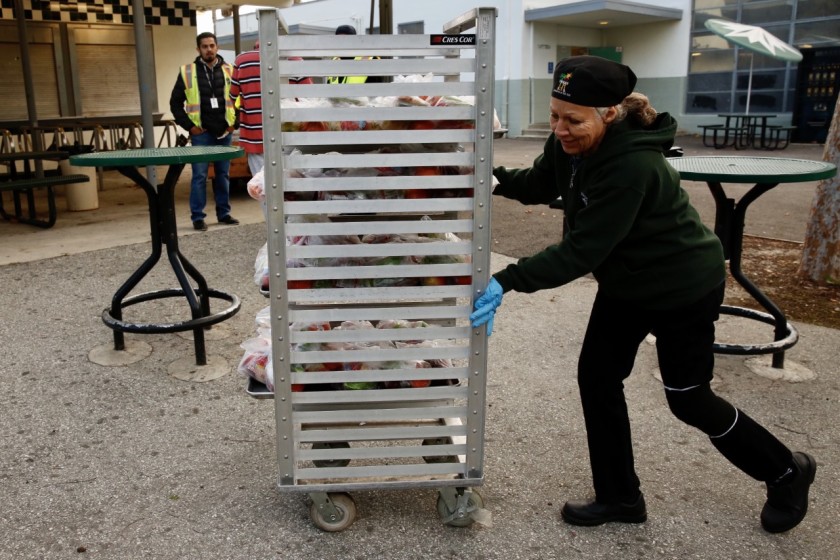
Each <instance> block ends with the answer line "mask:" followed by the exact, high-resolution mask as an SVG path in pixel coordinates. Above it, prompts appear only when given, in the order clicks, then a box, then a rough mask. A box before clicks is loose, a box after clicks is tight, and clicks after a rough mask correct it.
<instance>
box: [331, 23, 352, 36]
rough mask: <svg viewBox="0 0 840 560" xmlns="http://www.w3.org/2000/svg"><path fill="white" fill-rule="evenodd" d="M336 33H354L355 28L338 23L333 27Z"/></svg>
mask: <svg viewBox="0 0 840 560" xmlns="http://www.w3.org/2000/svg"><path fill="white" fill-rule="evenodd" d="M335 34H336V35H355V34H356V28H355V27H353V26H352V25H339V26H338V27H336V28H335Z"/></svg>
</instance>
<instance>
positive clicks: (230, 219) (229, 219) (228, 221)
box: [219, 214, 239, 226]
mask: <svg viewBox="0 0 840 560" xmlns="http://www.w3.org/2000/svg"><path fill="white" fill-rule="evenodd" d="M219 223H220V224H227V225H229V226H236V225H239V220H237V219H236V218H234V217H233V216H231V215H230V214H228V215H227V216H225V217H224V218H219Z"/></svg>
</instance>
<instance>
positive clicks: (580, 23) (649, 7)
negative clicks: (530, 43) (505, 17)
mask: <svg viewBox="0 0 840 560" xmlns="http://www.w3.org/2000/svg"><path fill="white" fill-rule="evenodd" d="M682 18H683V10H680V9H677V8H663V7H662V6H656V5H653V4H645V3H640V2H625V1H623V0H583V1H581V2H572V3H569V4H557V5H555V6H548V7H545V8H535V9H531V10H525V21H526V22H534V23H553V24H556V25H565V26H568V27H586V28H592V29H610V28H613V27H625V26H628V25H643V24H647V23H657V22H661V21H679V20H681V19H682ZM603 22H607V23H603Z"/></svg>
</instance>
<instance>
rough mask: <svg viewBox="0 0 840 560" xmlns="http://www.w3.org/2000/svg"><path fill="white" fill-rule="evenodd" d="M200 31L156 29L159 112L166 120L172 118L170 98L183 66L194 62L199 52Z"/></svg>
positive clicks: (155, 47)
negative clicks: (197, 46) (196, 39)
mask: <svg viewBox="0 0 840 560" xmlns="http://www.w3.org/2000/svg"><path fill="white" fill-rule="evenodd" d="M197 35H198V30H197V29H196V28H195V27H192V26H185V27H168V26H163V27H161V26H159V27H155V28H154V37H153V40H154V56H155V80H156V82H157V93H158V111H160V112H162V113H163V116H164V118H172V113H171V112H170V111H169V96H170V95H171V94H172V88H173V86H174V85H175V79H176V78H177V77H178V72H179V71H180V67H181V65H182V64H187V63H188V62H192V61H193V60H194V59H195V57H196V56H198V52H197V51H196V49H195V38H196V36H197Z"/></svg>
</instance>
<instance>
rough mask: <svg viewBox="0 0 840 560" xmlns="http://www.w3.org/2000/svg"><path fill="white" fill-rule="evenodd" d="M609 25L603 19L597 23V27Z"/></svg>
mask: <svg viewBox="0 0 840 560" xmlns="http://www.w3.org/2000/svg"><path fill="white" fill-rule="evenodd" d="M609 24H610V22H609V21H607V20H605V19H604V20H601V21H599V22H598V25H609Z"/></svg>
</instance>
